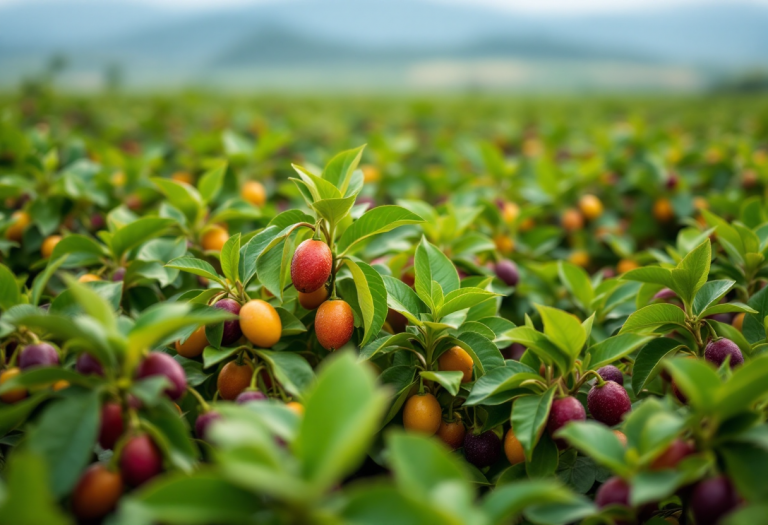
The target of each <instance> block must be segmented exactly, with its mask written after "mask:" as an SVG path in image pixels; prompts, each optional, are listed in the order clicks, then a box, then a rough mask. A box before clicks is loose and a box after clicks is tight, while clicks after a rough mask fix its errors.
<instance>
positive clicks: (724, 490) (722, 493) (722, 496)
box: [691, 476, 739, 525]
mask: <svg viewBox="0 0 768 525" xmlns="http://www.w3.org/2000/svg"><path fill="white" fill-rule="evenodd" d="M738 505H739V495H738V494H737V493H736V489H734V487H733V485H732V484H731V482H730V481H729V480H728V478H726V477H725V476H717V477H715V478H710V479H706V480H704V481H702V482H700V483H699V484H698V485H696V488H695V489H693V494H692V495H691V511H692V512H693V516H694V517H695V518H696V525H715V524H717V523H720V519H721V518H722V517H724V516H725V515H726V514H729V513H730V512H731V511H732V510H734V509H735V508H736V507H738Z"/></svg>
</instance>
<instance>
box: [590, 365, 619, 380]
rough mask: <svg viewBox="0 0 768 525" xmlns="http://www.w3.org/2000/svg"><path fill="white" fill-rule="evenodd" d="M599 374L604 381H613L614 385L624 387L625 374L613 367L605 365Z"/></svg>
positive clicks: (598, 371) (599, 370)
mask: <svg viewBox="0 0 768 525" xmlns="http://www.w3.org/2000/svg"><path fill="white" fill-rule="evenodd" d="M597 374H598V375H599V376H600V377H602V378H603V381H613V382H614V383H618V384H620V385H624V374H622V373H621V370H619V369H618V368H616V367H615V366H613V365H605V366H604V367H602V368H599V369H598V370H597Z"/></svg>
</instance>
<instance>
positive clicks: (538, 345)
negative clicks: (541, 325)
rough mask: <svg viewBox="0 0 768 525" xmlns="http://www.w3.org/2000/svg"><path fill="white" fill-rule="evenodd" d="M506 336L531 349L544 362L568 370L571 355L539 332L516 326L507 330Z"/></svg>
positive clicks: (563, 370) (565, 371) (566, 371)
mask: <svg viewBox="0 0 768 525" xmlns="http://www.w3.org/2000/svg"><path fill="white" fill-rule="evenodd" d="M507 337H509V340H510V341H512V342H513V343H520V344H521V345H523V346H525V347H526V348H528V349H529V350H531V351H532V352H533V353H534V354H536V356H537V357H538V358H539V359H541V360H542V361H544V363H546V364H548V365H549V364H552V363H555V364H556V365H557V367H558V368H559V369H560V370H561V371H562V372H564V373H568V372H570V369H571V362H572V361H571V357H570V356H569V355H568V354H567V353H566V352H565V351H564V350H562V349H560V347H559V346H557V345H555V344H554V343H552V341H550V340H549V338H548V337H547V336H546V335H544V334H542V333H541V332H537V331H536V330H535V329H533V328H531V327H528V326H518V327H517V328H513V329H512V330H510V331H509V332H507Z"/></svg>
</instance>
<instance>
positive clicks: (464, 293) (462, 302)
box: [432, 281, 498, 318]
mask: <svg viewBox="0 0 768 525" xmlns="http://www.w3.org/2000/svg"><path fill="white" fill-rule="evenodd" d="M432 282H433V283H434V282H435V281H432ZM494 297H498V294H495V293H493V292H489V291H487V290H483V289H482V288H473V287H466V288H459V289H458V290H454V291H452V292H450V293H449V294H448V295H446V296H445V298H444V299H443V305H442V306H441V307H440V308H439V309H438V312H437V317H438V318H440V317H445V316H446V315H450V314H452V313H454V312H458V311H460V310H464V309H466V308H472V307H473V306H477V305H478V304H480V303H484V302H485V301H487V300H489V299H493V298H494ZM435 307H436V308H437V305H435Z"/></svg>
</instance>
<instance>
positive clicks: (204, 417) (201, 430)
mask: <svg viewBox="0 0 768 525" xmlns="http://www.w3.org/2000/svg"><path fill="white" fill-rule="evenodd" d="M219 419H221V414H219V413H218V412H214V411H213V410H211V411H210V412H206V413H205V414H200V415H199V416H197V421H195V435H196V436H197V437H198V438H200V439H206V437H205V433H206V432H207V431H208V428H209V427H210V426H211V423H213V422H214V421H218V420H219Z"/></svg>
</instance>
